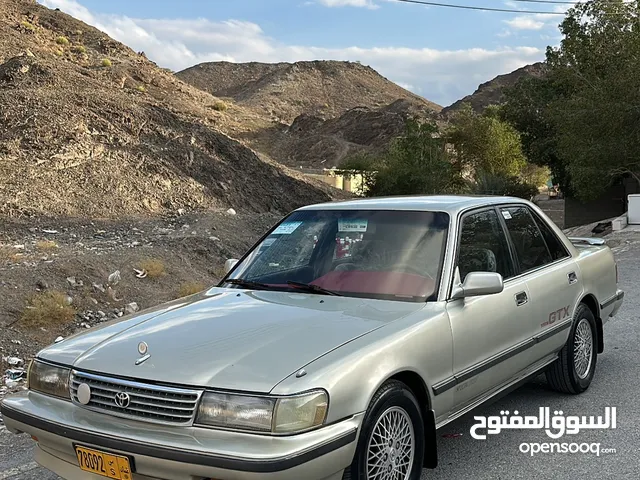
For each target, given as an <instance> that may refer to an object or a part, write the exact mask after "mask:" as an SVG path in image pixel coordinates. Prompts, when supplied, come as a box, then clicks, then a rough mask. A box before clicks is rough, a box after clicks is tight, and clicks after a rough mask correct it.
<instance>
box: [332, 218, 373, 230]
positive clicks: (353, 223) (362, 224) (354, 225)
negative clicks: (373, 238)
mask: <svg viewBox="0 0 640 480" xmlns="http://www.w3.org/2000/svg"><path fill="white" fill-rule="evenodd" d="M368 225H369V221H368V220H346V219H339V220H338V231H339V232H366V231H367V226H368Z"/></svg>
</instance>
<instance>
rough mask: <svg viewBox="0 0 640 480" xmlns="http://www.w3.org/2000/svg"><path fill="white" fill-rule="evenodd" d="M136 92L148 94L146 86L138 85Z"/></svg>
mask: <svg viewBox="0 0 640 480" xmlns="http://www.w3.org/2000/svg"><path fill="white" fill-rule="evenodd" d="M136 90H137V91H139V92H142V93H144V92H146V91H147V89H146V88H145V86H144V85H138V86H137V87H136Z"/></svg>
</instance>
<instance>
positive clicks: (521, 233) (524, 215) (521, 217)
mask: <svg viewBox="0 0 640 480" xmlns="http://www.w3.org/2000/svg"><path fill="white" fill-rule="evenodd" d="M500 211H501V212H502V216H503V217H504V220H505V222H506V224H507V230H508V231H509V235H510V236H511V240H512V241H513V245H514V247H515V250H516V254H517V255H518V260H519V262H520V270H521V273H524V272H528V271H529V270H533V269H534V268H538V267H541V266H543V265H546V264H547V263H551V262H552V259H551V254H550V253H549V249H548V248H547V244H546V243H545V241H544V238H543V237H542V234H541V233H540V230H539V229H538V225H536V223H535V222H534V221H533V218H532V217H531V214H530V213H529V211H528V209H527V208H526V207H506V208H501V209H500Z"/></svg>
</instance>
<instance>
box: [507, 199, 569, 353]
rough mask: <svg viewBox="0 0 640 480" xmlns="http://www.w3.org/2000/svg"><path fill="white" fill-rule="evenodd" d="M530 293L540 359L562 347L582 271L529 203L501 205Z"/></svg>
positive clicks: (532, 318) (534, 335)
mask: <svg viewBox="0 0 640 480" xmlns="http://www.w3.org/2000/svg"><path fill="white" fill-rule="evenodd" d="M500 212H501V215H502V218H503V219H504V223H505V225H506V229H507V232H508V233H509V237H510V240H511V242H512V244H513V250H514V251H515V252H514V253H515V257H516V258H515V260H516V265H517V269H518V271H519V277H520V278H522V279H523V280H524V281H525V283H526V286H527V290H528V292H529V299H528V300H529V302H530V304H531V307H530V310H531V312H532V314H531V316H530V317H529V321H530V329H531V331H532V333H533V338H534V339H535V340H536V345H535V347H534V348H533V351H534V352H535V354H536V356H537V357H538V358H539V359H540V358H543V357H544V356H545V355H548V354H550V353H553V352H554V351H555V350H558V349H560V348H562V346H563V345H564V343H565V340H566V338H567V334H568V328H569V327H570V326H571V319H572V316H573V310H574V309H575V307H576V302H577V301H578V299H579V296H580V293H581V287H580V285H581V282H580V278H579V274H580V272H579V270H578V269H577V265H576V264H575V261H574V259H573V258H571V255H570V253H569V252H568V251H567V249H566V248H565V246H564V245H563V244H562V242H561V241H560V240H559V239H558V237H557V236H556V234H555V233H554V232H553V230H552V229H551V228H549V226H548V225H547V224H546V221H545V220H543V218H542V217H540V216H539V215H538V214H537V213H536V212H535V211H534V210H533V209H531V208H530V207H528V206H527V205H511V206H504V207H500Z"/></svg>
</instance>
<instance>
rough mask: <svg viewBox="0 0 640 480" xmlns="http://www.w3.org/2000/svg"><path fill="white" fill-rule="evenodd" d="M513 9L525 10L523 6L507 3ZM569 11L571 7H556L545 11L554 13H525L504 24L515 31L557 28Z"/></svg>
mask: <svg viewBox="0 0 640 480" xmlns="http://www.w3.org/2000/svg"><path fill="white" fill-rule="evenodd" d="M505 4H507V5H508V6H509V7H511V8H517V9H519V10H524V9H523V8H522V5H513V2H505ZM568 9H569V5H565V6H557V5H556V6H555V7H554V8H553V9H545V11H548V12H553V13H525V14H521V15H516V16H515V17H513V18H511V19H509V20H505V21H504V23H506V24H507V25H509V26H510V27H511V28H512V29H514V30H542V29H543V28H549V27H556V26H557V25H558V24H559V23H560V22H561V21H562V18H563V17H562V15H559V14H564V13H565V12H566V11H567V10H568Z"/></svg>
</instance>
